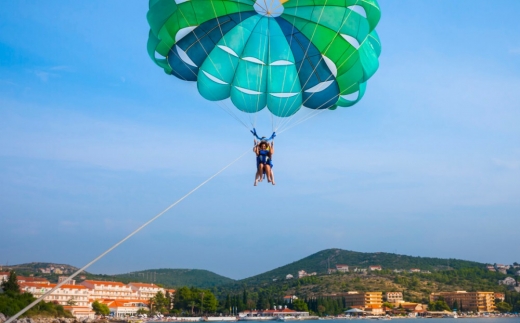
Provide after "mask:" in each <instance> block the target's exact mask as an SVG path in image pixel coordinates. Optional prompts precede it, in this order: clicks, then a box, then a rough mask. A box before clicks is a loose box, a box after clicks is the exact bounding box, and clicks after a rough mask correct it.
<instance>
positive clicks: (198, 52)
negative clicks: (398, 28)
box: [147, 0, 381, 118]
mask: <svg viewBox="0 0 520 323" xmlns="http://www.w3.org/2000/svg"><path fill="white" fill-rule="evenodd" d="M380 17H381V11H380V8H379V5H378V3H377V1H376V0H258V1H256V2H254V1H251V0H177V1H175V0H150V2H149V11H148V14H147V19H148V23H149V25H150V33H149V39H148V53H149V55H150V57H151V58H152V60H153V61H154V62H155V63H156V64H157V65H159V66H160V67H162V68H163V69H164V71H165V72H166V73H168V74H171V75H173V76H175V77H177V78H179V79H181V80H185V81H195V82H197V88H198V91H199V93H200V94H201V95H202V96H203V97H204V98H206V99H208V100H212V101H219V100H225V99H228V98H229V99H231V101H232V103H233V105H234V106H235V107H236V108H237V109H239V110H241V111H244V112H247V113H255V112H258V111H261V110H263V109H264V108H265V107H267V109H269V111H270V112H271V113H272V114H273V115H274V116H277V117H281V118H284V117H288V116H292V115H293V114H295V113H296V112H297V111H298V110H299V109H300V108H301V107H302V106H303V107H306V108H310V109H335V108H336V107H338V106H341V107H348V106H352V105H354V104H355V103H357V102H358V101H359V100H360V99H361V98H362V97H363V95H364V93H365V89H366V82H367V80H368V79H369V78H370V77H371V76H372V75H373V74H374V73H375V72H376V70H377V69H378V67H379V61H378V58H379V55H380V53H381V45H380V40H379V37H378V35H377V33H376V31H375V28H376V25H377V24H378V22H379V19H380Z"/></svg>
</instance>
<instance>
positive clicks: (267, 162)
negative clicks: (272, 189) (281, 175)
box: [253, 140, 275, 186]
mask: <svg viewBox="0 0 520 323" xmlns="http://www.w3.org/2000/svg"><path fill="white" fill-rule="evenodd" d="M253 151H254V152H255V154H256V175H255V186H256V185H257V184H258V182H261V181H262V177H263V175H264V174H265V175H266V177H267V181H268V182H269V183H272V184H273V185H275V182H274V175H273V170H272V168H273V161H272V156H273V154H274V142H271V143H270V144H268V143H267V142H266V141H260V142H257V141H256V140H255V146H254V148H253Z"/></svg>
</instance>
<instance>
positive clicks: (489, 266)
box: [486, 265, 497, 271]
mask: <svg viewBox="0 0 520 323" xmlns="http://www.w3.org/2000/svg"><path fill="white" fill-rule="evenodd" d="M486 268H487V270H489V271H497V270H496V269H495V266H493V265H487V266H486Z"/></svg>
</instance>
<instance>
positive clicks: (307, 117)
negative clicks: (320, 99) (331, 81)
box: [279, 85, 354, 133]
mask: <svg viewBox="0 0 520 323" xmlns="http://www.w3.org/2000/svg"><path fill="white" fill-rule="evenodd" d="M352 86H354V85H351V86H350V87H352ZM350 87H348V88H347V90H348V89H349V88H350ZM340 96H341V94H336V95H334V96H333V97H332V98H330V99H329V100H327V101H326V102H324V103H323V104H322V105H320V106H319V107H318V108H317V109H314V110H313V111H312V112H311V113H310V115H308V116H306V117H302V118H301V119H299V120H297V121H295V122H294V123H293V124H291V125H290V126H289V125H287V127H285V128H284V129H283V130H282V131H280V132H279V133H283V132H285V131H287V130H289V129H291V128H293V127H295V126H297V125H299V124H301V123H303V122H305V121H307V120H309V119H311V118H314V117H315V116H317V115H318V114H320V113H322V112H325V111H327V110H328V109H320V108H321V107H322V106H323V105H325V104H328V103H329V102H330V101H331V100H335V99H337V98H339V97H340Z"/></svg>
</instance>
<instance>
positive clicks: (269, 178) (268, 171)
mask: <svg viewBox="0 0 520 323" xmlns="http://www.w3.org/2000/svg"><path fill="white" fill-rule="evenodd" d="M265 173H266V174H267V181H268V182H269V183H272V184H273V185H274V177H273V170H272V169H271V166H270V165H269V164H265Z"/></svg>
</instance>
